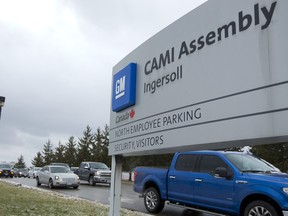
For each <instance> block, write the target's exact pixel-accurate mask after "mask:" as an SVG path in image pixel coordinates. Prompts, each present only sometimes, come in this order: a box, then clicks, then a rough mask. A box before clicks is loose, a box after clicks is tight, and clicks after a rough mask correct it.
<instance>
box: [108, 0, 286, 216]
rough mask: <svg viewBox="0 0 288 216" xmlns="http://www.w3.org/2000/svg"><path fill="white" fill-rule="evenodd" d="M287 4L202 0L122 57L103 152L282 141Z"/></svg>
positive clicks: (281, 1) (130, 153) (150, 151)
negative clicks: (107, 136)
mask: <svg viewBox="0 0 288 216" xmlns="http://www.w3.org/2000/svg"><path fill="white" fill-rule="evenodd" d="M287 11H288V1H287V0H261V1H260V0H259V1H250V0H243V1H237V2H235V1H233V2H232V1H230V0H220V1H208V2H206V3H204V4H203V5H201V6H200V7H198V8H196V9H194V10H193V11H191V12H189V13H188V14H186V15H185V16H183V17H182V18H180V19H179V20H177V21H175V22H174V23H172V24H171V25H169V26H168V27H166V28H165V29H163V30H162V31H160V32H159V33H158V34H156V35H155V36H153V37H152V38H150V39H149V40H148V41H146V42H145V43H143V44H142V45H140V46H139V47H138V48H137V49H135V50H134V51H133V52H131V53H130V54H128V55H127V56H126V57H125V58H124V59H122V60H121V61H120V62H119V63H118V64H117V65H115V66H114V67H113V81H112V109H111V112H110V133H109V155H111V156H112V157H113V156H120V155H121V156H135V155H149V154H150V155H152V154H164V153H173V152H176V151H187V150H199V149H223V148H230V147H234V146H246V145H250V146H252V145H257V144H271V143H279V142H287V141H288V125H287V122H288V100H287V92H288V73H287V68H288V61H287V59H286V57H287V56H288V43H287V38H288V28H287V20H288V13H287ZM207 14H209V16H207ZM113 160H114V162H115V163H116V164H115V167H118V165H117V160H116V159H115V158H114V159H113ZM112 162H113V161H112ZM119 170H120V168H119V169H118V171H119ZM116 171H117V169H115V172H116ZM116 174H117V173H115V174H114V175H115V177H116ZM118 176H119V175H118ZM115 182H118V181H117V180H115ZM112 188H113V186H112ZM113 194H114V193H113ZM115 215H117V214H115Z"/></svg>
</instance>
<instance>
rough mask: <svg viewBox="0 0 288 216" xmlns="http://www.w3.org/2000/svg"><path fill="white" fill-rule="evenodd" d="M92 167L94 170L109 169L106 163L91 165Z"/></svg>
mask: <svg viewBox="0 0 288 216" xmlns="http://www.w3.org/2000/svg"><path fill="white" fill-rule="evenodd" d="M90 167H91V168H93V169H109V168H108V167H107V166H106V165H105V164H104V163H91V164H90Z"/></svg>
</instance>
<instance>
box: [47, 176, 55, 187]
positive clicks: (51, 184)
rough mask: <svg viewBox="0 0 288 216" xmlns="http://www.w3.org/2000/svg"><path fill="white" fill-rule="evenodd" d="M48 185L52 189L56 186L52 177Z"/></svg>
mask: <svg viewBox="0 0 288 216" xmlns="http://www.w3.org/2000/svg"><path fill="white" fill-rule="evenodd" d="M48 187H49V188H50V189H53V188H54V186H53V180H52V179H51V178H50V179H49V183H48Z"/></svg>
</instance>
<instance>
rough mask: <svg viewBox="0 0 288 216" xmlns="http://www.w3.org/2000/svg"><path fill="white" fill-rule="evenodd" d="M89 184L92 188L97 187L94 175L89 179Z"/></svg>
mask: <svg viewBox="0 0 288 216" xmlns="http://www.w3.org/2000/svg"><path fill="white" fill-rule="evenodd" d="M89 184H90V185H91V186H94V185H95V181H94V178H93V176H92V175H91V176H90V177H89Z"/></svg>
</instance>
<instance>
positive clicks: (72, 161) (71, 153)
mask: <svg viewBox="0 0 288 216" xmlns="http://www.w3.org/2000/svg"><path fill="white" fill-rule="evenodd" d="M76 156H77V149H76V141H75V140H74V137H73V136H71V137H70V138H69V140H68V142H67V143H66V145H65V161H66V163H68V164H69V165H70V166H71V167H72V166H79V163H78V162H77V160H76Z"/></svg>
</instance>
